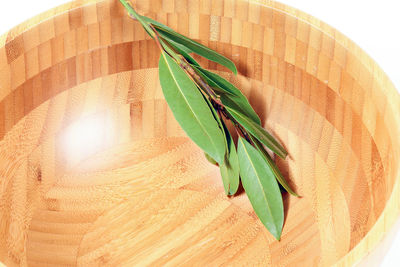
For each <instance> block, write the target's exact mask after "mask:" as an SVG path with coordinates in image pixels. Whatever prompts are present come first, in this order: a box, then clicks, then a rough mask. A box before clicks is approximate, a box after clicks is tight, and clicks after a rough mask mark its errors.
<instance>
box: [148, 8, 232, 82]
mask: <svg viewBox="0 0 400 267" xmlns="http://www.w3.org/2000/svg"><path fill="white" fill-rule="evenodd" d="M142 17H143V16H142ZM145 20H147V21H153V20H151V19H150V20H149V18H147V17H146V19H145ZM152 24H153V25H154V26H155V28H156V30H157V32H158V33H159V34H160V35H161V36H162V37H163V38H164V39H167V40H171V41H173V42H175V43H178V44H181V45H183V46H185V47H186V49H189V50H190V51H191V52H193V53H196V54H198V55H199V56H202V57H204V58H206V59H208V60H211V61H214V62H216V63H218V64H221V65H222V66H225V67H226V68H228V69H230V70H231V71H232V72H233V73H235V74H237V69H236V66H235V64H234V63H233V62H232V61H231V60H230V59H228V58H227V57H225V56H223V55H221V54H219V53H218V52H216V51H214V50H212V49H210V48H208V47H207V46H205V45H202V44H201V43H199V42H196V41H194V40H192V39H190V38H188V37H186V36H184V35H182V34H179V33H177V32H176V31H174V30H172V29H171V28H169V27H166V26H165V25H163V26H160V24H161V23H153V22H152Z"/></svg>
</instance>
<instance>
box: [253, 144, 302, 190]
mask: <svg viewBox="0 0 400 267" xmlns="http://www.w3.org/2000/svg"><path fill="white" fill-rule="evenodd" d="M251 138H252V137H251ZM251 140H252V142H253V143H254V144H255V146H256V148H257V149H258V150H259V151H260V152H261V154H262V155H263V158H264V159H265V161H266V162H267V166H268V167H269V168H270V169H271V171H272V172H273V173H274V175H275V178H276V179H277V180H278V182H279V183H280V184H281V185H282V187H283V188H284V189H285V190H286V191H287V192H288V193H290V194H291V195H293V196H296V197H298V196H299V195H298V194H296V192H294V191H293V190H292V188H290V185H289V184H288V182H287V181H286V179H285V177H283V175H282V173H281V172H280V170H279V169H278V166H276V164H275V162H274V161H273V160H272V158H271V156H270V155H269V154H268V152H267V151H266V150H265V149H264V147H263V145H262V144H261V143H260V141H258V140H256V139H255V138H252V139H251Z"/></svg>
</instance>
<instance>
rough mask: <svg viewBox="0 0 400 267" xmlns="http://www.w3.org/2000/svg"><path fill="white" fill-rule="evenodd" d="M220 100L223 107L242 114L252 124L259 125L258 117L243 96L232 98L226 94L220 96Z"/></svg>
mask: <svg viewBox="0 0 400 267" xmlns="http://www.w3.org/2000/svg"><path fill="white" fill-rule="evenodd" d="M220 99H221V102H222V104H223V105H224V106H225V107H227V108H230V109H232V110H235V111H236V112H238V113H241V114H244V115H245V116H246V117H247V118H249V119H250V120H251V121H252V122H253V123H255V124H257V125H261V120H260V117H258V115H257V113H256V112H255V111H254V109H253V107H252V106H251V105H250V103H249V101H248V100H247V98H246V97H245V96H244V95H242V96H232V95H228V94H221V95H220Z"/></svg>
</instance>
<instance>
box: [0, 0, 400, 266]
mask: <svg viewBox="0 0 400 267" xmlns="http://www.w3.org/2000/svg"><path fill="white" fill-rule="evenodd" d="M135 5H136V7H137V9H138V11H140V12H141V13H143V14H146V15H148V16H151V17H153V18H155V19H157V20H159V21H161V22H163V23H166V24H168V25H169V26H171V27H172V28H174V29H176V30H177V31H179V32H181V33H183V34H185V35H188V36H190V37H191V38H194V39H197V40H200V41H201V42H202V43H204V44H205V45H208V46H209V47H211V48H213V49H216V50H217V51H219V52H221V53H223V54H224V55H226V56H228V57H229V58H232V59H233V60H234V61H235V63H236V64H237V65H238V69H239V73H240V74H239V75H238V76H232V75H231V74H230V73H228V72H227V71H226V69H223V68H220V66H217V65H216V64H213V63H210V62H207V61H205V60H200V62H201V64H203V65H204V66H206V67H208V68H209V69H211V70H214V71H217V72H219V73H220V74H221V75H224V76H225V77H226V78H227V79H229V80H231V81H232V82H234V83H235V84H236V85H237V86H238V87H239V88H241V89H242V90H243V92H244V93H245V94H246V95H247V96H248V97H249V99H250V102H251V103H252V104H253V105H254V107H255V109H256V111H257V112H258V113H259V114H260V116H261V118H262V121H263V123H264V126H265V127H267V128H268V129H270V130H271V131H272V132H274V134H275V135H276V136H277V137H278V138H279V139H280V140H281V141H282V142H283V144H284V145H285V147H286V148H287V150H288V151H289V153H290V157H289V159H288V160H286V161H279V162H278V165H279V166H280V168H281V169H282V170H283V171H284V174H285V176H286V177H287V178H288V180H290V183H291V184H292V185H293V187H294V188H295V189H296V190H297V192H298V193H300V195H302V198H294V197H291V196H288V195H284V203H285V210H286V221H285V225H284V230H283V234H282V240H281V241H280V242H278V241H275V240H274V239H273V237H272V236H271V235H270V234H269V233H268V232H267V231H266V230H265V229H264V227H263V226H262V225H261V223H259V221H258V220H257V218H256V216H255V214H254V212H253V211H252V209H251V206H250V205H249V202H248V200H247V198H246V196H245V194H244V193H241V194H239V195H238V196H236V197H234V198H227V197H225V196H224V194H223V188H222V184H221V182H220V177H219V172H218V169H217V168H216V167H214V166H212V165H210V164H208V163H207V162H206V160H205V159H204V157H203V155H202V153H201V151H200V150H199V149H198V148H197V147H196V146H195V145H194V144H193V143H192V142H191V141H190V140H189V139H188V138H186V136H185V134H184V133H183V132H182V130H181V129H180V127H179V125H178V124H177V122H176V121H175V119H174V118H173V116H172V113H171V112H170V110H169V108H168V107H167V105H166V102H165V100H164V98H163V95H162V93H161V90H160V85H159V82H158V71H157V64H158V55H159V51H158V50H157V47H156V46H155V44H154V42H153V41H152V40H151V39H149V37H148V36H146V34H145V32H144V31H143V30H142V28H141V27H140V26H139V25H138V24H137V23H136V22H134V21H132V20H131V19H130V18H129V17H128V16H127V15H126V13H125V12H124V10H123V9H122V7H121V5H120V4H119V3H118V1H108V0H99V1H92V0H84V1H76V2H74V3H70V4H66V5H64V6H61V7H59V8H56V9H53V10H50V11H48V12H46V13H44V14H41V15H39V16H37V17H35V18H33V19H31V20H29V21H27V22H25V23H24V24H22V25H20V26H18V27H16V28H14V29H13V30H11V31H10V32H8V33H7V34H6V35H4V36H3V37H2V38H1V39H0V140H1V141H0V177H1V178H0V236H1V238H0V261H2V262H4V263H5V264H7V265H8V266H14V265H15V266H18V265H21V266H24V265H29V266H75V265H78V266H104V265H105V266H134V265H138V266H144V265H153V266H154V265H164V264H167V263H168V264H170V265H177V264H185V265H199V264H200V265H212V266H213V265H221V264H227V265H241V266H254V265H263V266H265V265H272V266H329V265H332V264H337V265H339V266H352V265H353V264H355V263H358V262H360V260H362V259H365V256H366V255H367V254H368V253H370V252H371V251H372V250H376V247H377V246H378V244H379V243H380V241H381V240H382V239H383V238H384V237H385V233H386V232H387V231H388V230H389V229H390V228H391V227H392V225H393V223H394V221H395V220H396V219H397V218H398V215H399V203H400V201H399V196H400V194H399V162H400V161H399V157H400V144H399V138H398V136H399V133H400V131H399V130H400V123H399V122H400V118H399V107H400V104H399V103H400V102H399V96H398V94H397V92H396V90H395V88H394V87H393V85H392V83H391V82H390V81H389V79H388V78H387V76H386V75H385V74H384V73H383V71H382V70H381V69H380V68H379V67H378V66H377V65H376V63H375V62H373V61H372V59H371V58H369V57H368V56H367V55H366V54H365V53H364V52H363V51H361V50H360V48H359V47H358V46H356V45H355V44H354V43H352V42H351V41H350V40H349V39H347V38H346V37H345V36H343V35H342V34H340V33H338V32H337V31H336V30H334V29H333V28H331V27H330V26H328V25H326V24H324V23H322V22H321V21H319V20H317V19H315V18H313V17H310V16H308V15H306V14H304V13H302V12H300V11H298V10H295V9H293V8H290V7H287V6H284V5H281V4H279V3H275V2H270V1H267V0H265V1H260V3H255V1H254V2H253V3H248V2H246V1H232V0H225V1H211V0H201V1H183V0H182V1H181V0H179V1H178V0H177V1H169V0H168V1H167V0H164V1H162V0H140V1H139V0H138V1H135ZM92 126H93V127H92ZM96 127H97V128H96ZM85 138H86V139H85ZM77 140H80V141H79V142H78V143H77ZM74 142H75V143H74Z"/></svg>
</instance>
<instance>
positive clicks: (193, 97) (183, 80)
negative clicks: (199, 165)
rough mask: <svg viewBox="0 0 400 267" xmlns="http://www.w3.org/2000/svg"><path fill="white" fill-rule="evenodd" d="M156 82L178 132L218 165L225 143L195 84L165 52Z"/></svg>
mask: <svg viewBox="0 0 400 267" xmlns="http://www.w3.org/2000/svg"><path fill="white" fill-rule="evenodd" d="M159 79H160V84H161V87H162V90H163V93H164V96H165V99H166V101H167V103H168V106H169V107H170V109H171V110H172V113H173V114H174V117H175V119H176V120H177V121H178V123H179V124H180V126H181V127H182V129H183V130H184V131H185V132H186V134H187V135H188V136H189V137H190V138H191V139H192V140H193V142H195V143H196V144H197V145H198V146H199V147H200V148H201V149H203V150H204V151H205V152H206V153H207V154H209V155H210V156H211V157H212V158H213V159H215V160H216V161H217V162H218V163H221V162H222V161H223V160H224V156H225V140H224V136H223V133H222V131H221V129H220V128H219V126H218V123H217V121H216V120H215V118H214V116H213V114H212V112H211V111H210V109H209V107H208V105H207V103H206V102H205V101H204V99H203V95H202V94H201V92H200V91H199V90H198V88H197V86H196V84H195V83H194V82H193V81H192V80H191V79H190V78H189V77H188V76H187V74H186V73H185V71H184V70H182V69H181V68H180V67H179V65H178V64H177V63H176V62H175V61H174V60H173V59H172V58H171V57H170V56H169V55H168V54H166V53H165V52H162V53H161V56H160V60H159Z"/></svg>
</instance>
